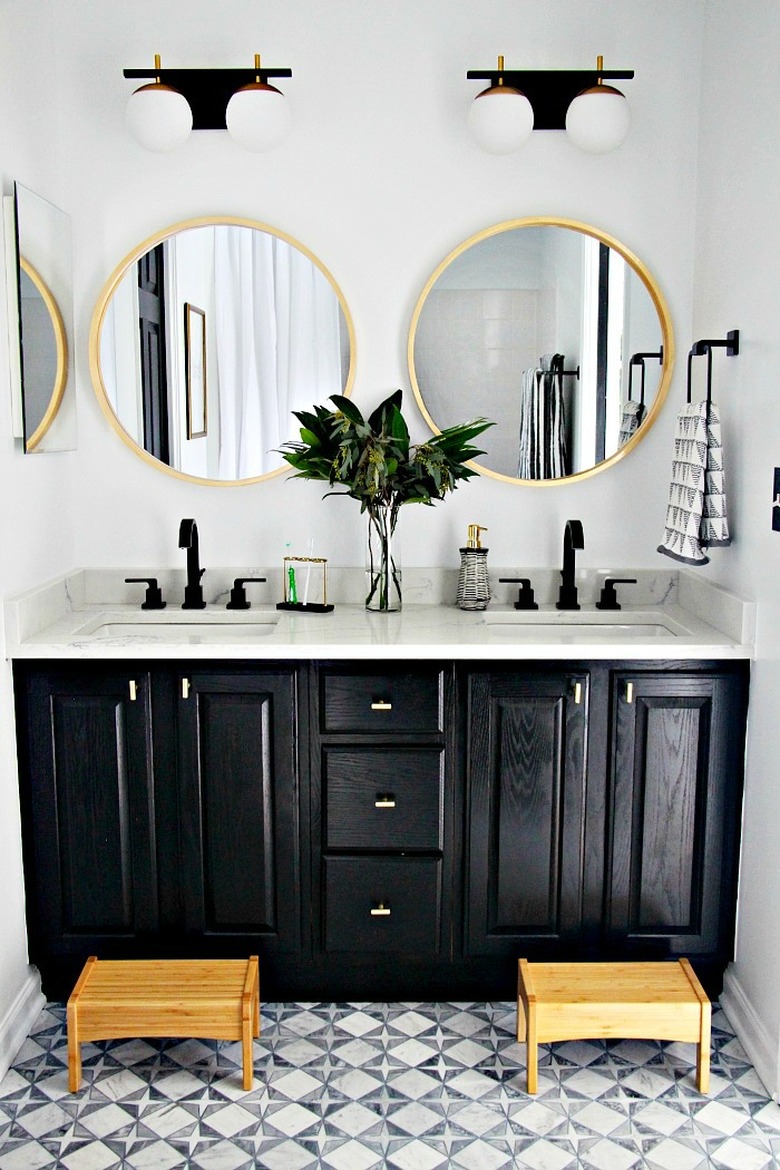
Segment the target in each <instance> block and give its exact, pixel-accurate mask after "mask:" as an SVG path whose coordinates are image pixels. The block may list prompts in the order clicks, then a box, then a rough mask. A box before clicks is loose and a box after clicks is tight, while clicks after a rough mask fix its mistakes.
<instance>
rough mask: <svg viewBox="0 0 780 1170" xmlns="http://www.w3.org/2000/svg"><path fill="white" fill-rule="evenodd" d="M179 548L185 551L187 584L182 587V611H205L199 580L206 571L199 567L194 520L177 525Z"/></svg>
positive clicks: (196, 532) (198, 547)
mask: <svg viewBox="0 0 780 1170" xmlns="http://www.w3.org/2000/svg"><path fill="white" fill-rule="evenodd" d="M179 548H186V550H187V584H186V585H185V587H184V601H183V603H182V609H205V608H206V602H205V601H204V600H203V586H202V585H201V583H200V579H201V577H202V576H203V574H204V573H205V571H206V570H205V569H201V567H200V545H199V542H198V526H197V524H196V523H195V521H194V520H182V522H181V524H180V525H179Z"/></svg>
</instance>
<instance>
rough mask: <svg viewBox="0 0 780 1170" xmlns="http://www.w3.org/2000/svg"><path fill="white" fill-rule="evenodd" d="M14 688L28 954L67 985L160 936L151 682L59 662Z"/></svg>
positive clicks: (120, 671)
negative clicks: (92, 958)
mask: <svg viewBox="0 0 780 1170" xmlns="http://www.w3.org/2000/svg"><path fill="white" fill-rule="evenodd" d="M17 687H18V692H17V697H18V702H19V713H20V723H19V736H18V750H19V758H20V762H21V765H22V777H23V783H22V786H21V798H22V813H23V826H24V846H25V869H26V874H27V920H28V930H29V935H30V954H31V958H32V960H33V961H34V962H37V963H39V964H40V965H41V967H42V969H43V970H44V971H46V970H48V969H49V968H52V969H56V970H57V971H58V972H59V971H62V972H63V977H64V978H66V979H67V980H70V979H71V978H72V976H73V974H74V972H75V971H76V970H78V968H80V966H81V965H82V964H83V961H84V957H85V956H86V955H89V954H101V955H109V956H111V955H116V956H119V955H123V954H133V953H137V951H138V949H139V948H141V949H142V948H143V947H144V946H145V944H146V941H147V940H148V939H149V938H151V937H153V936H154V935H155V934H156V932H157V931H158V929H159V904H158V896H157V838H156V810H155V791H154V778H153V770H152V759H153V753H152V736H151V726H152V724H151V680H150V675H149V673H148V672H147V671H144V670H139V671H135V670H127V669H126V668H124V667H117V666H111V667H103V666H98V665H91V666H87V667H84V666H80V667H72V666H66V667H63V668H59V667H52V668H50V669H49V668H43V669H40V670H34V671H32V672H29V673H27V672H25V675H24V676H23V679H22V678H20V677H19V676H18V675H17Z"/></svg>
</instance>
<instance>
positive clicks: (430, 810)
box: [323, 747, 444, 849]
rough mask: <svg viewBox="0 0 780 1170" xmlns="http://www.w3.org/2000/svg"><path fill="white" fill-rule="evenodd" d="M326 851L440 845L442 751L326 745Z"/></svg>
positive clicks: (420, 847)
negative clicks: (347, 747)
mask: <svg viewBox="0 0 780 1170" xmlns="http://www.w3.org/2000/svg"><path fill="white" fill-rule="evenodd" d="M323 772H324V778H325V794H326V795H325V810H326V830H325V835H326V841H327V848H328V849H441V842H442V829H441V820H442V817H441V813H442V780H443V772H444V756H443V751H442V749H441V748H439V747H430V748H420V747H415V748H409V749H396V750H390V751H387V750H385V751H381V752H380V751H379V750H377V749H376V748H370V747H366V748H362V749H361V748H352V749H350V750H346V749H342V748H333V749H331V750H328V749H326V750H325V753H324V756H323Z"/></svg>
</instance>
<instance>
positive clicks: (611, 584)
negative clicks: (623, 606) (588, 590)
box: [596, 577, 636, 609]
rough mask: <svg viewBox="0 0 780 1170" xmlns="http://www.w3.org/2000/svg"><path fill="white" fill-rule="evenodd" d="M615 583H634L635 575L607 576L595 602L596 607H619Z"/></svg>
mask: <svg viewBox="0 0 780 1170" xmlns="http://www.w3.org/2000/svg"><path fill="white" fill-rule="evenodd" d="M616 585H636V577H607V579H606V581H605V582H604V584H603V586H602V589H601V597H600V598H599V600H598V601H597V602H596V609H620V603H619V601H618V599H617V592H616V591H615V586H616Z"/></svg>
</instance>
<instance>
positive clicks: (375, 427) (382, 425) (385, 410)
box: [368, 390, 404, 435]
mask: <svg viewBox="0 0 780 1170" xmlns="http://www.w3.org/2000/svg"><path fill="white" fill-rule="evenodd" d="M403 400H404V395H403V391H402V390H394V391H393V393H392V394H391V395H390V396H389V397H388V398H385V400H384V402H380V404H379V406H378V407H377V408H376V410H375V411H374V413H373V414H371V415H369V418H368V425H369V426H370V428H371V430H372V431H373V432H374V434H375V435H381V434H382V433H383V431H385V430H386V429H387V418H388V415H389V414H390V411H391V409H392V407H394V406H395V407H397V408H398V410H399V411H400V409H401V405H402V403H403Z"/></svg>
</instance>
